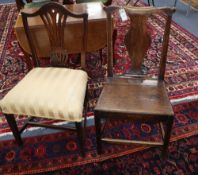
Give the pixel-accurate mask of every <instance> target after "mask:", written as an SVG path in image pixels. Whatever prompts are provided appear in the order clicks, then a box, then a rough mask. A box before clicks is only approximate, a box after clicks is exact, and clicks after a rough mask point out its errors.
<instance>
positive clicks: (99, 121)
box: [94, 111, 102, 154]
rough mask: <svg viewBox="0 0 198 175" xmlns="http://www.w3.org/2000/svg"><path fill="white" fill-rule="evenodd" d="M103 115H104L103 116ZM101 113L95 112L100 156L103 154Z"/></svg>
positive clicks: (97, 144)
mask: <svg viewBox="0 0 198 175" xmlns="http://www.w3.org/2000/svg"><path fill="white" fill-rule="evenodd" d="M101 115H102V114H101ZM101 115H100V113H99V112H97V111H96V112H95V118H94V119H95V128H96V146H97V152H98V154H101V153H102V144H101V118H100V116H101Z"/></svg>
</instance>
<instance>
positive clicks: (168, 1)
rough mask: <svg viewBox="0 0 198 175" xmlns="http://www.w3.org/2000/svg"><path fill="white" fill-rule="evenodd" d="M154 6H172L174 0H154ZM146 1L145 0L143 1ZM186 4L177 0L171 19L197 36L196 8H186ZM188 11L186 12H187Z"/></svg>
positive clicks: (197, 12)
mask: <svg viewBox="0 0 198 175" xmlns="http://www.w3.org/2000/svg"><path fill="white" fill-rule="evenodd" d="M154 1H155V5H156V6H172V7H173V6H174V2H175V0H154ZM145 2H147V0H146V1H145ZM188 8H189V7H188V5H186V4H184V3H181V0H177V4H176V13H175V14H174V15H173V20H174V21H175V22H176V23H177V24H179V25H180V26H182V27H184V28H185V29H186V30H188V31H189V32H190V33H192V34H193V35H195V36H197V37H198V9H197V10H194V9H192V8H190V9H188ZM187 12H188V13H187Z"/></svg>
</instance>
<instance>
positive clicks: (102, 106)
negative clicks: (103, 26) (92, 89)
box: [95, 6, 175, 156]
mask: <svg viewBox="0 0 198 175" xmlns="http://www.w3.org/2000/svg"><path fill="white" fill-rule="evenodd" d="M117 9H119V7H117V6H113V7H107V8H105V11H106V12H107V20H108V21H107V32H108V33H107V46H108V64H109V65H108V66H107V68H108V78H107V82H106V83H105V85H104V87H103V90H102V92H101V95H100V97H99V99H98V102H97V105H96V107H95V127H96V140H97V151H98V153H99V154H100V153H101V152H102V142H110V143H119V144H120V143H125V144H129V143H137V144H146V145H154V146H156V145H162V146H163V151H162V155H163V156H164V155H167V148H168V143H169V140H170V134H171V129H172V123H173V118H174V112H173V109H172V106H171V104H170V101H169V98H168V95H167V91H166V86H165V83H164V81H163V78H164V73H165V65H166V56H167V49H168V38H169V33H170V24H171V16H172V13H173V12H174V11H175V10H174V9H171V8H155V7H142V8H141V7H124V9H125V10H126V13H127V14H128V16H129V18H130V21H131V25H130V29H129V31H128V32H127V34H126V37H125V44H126V47H127V50H128V52H129V56H130V57H131V61H132V67H131V69H132V71H134V72H133V75H130V74H127V75H126V74H125V75H122V76H115V75H114V74H113V64H112V63H113V54H112V53H113V45H112V35H113V33H112V23H113V22H112V12H114V11H115V10H117ZM159 13H163V14H165V15H166V16H168V17H167V21H166V23H165V31H164V38H163V48H162V54H161V59H160V66H159V75H158V78H157V79H156V78H155V79H153V78H152V77H149V76H148V75H141V65H142V62H143V58H144V56H145V54H146V52H147V49H148V47H149V46H150V43H151V38H150V36H149V34H148V31H147V30H146V28H147V24H146V23H147V20H148V18H149V17H150V16H152V15H155V14H159ZM135 73H136V74H135ZM101 119H105V120H108V119H109V120H129V121H140V122H149V123H162V122H164V123H166V126H167V127H166V130H165V131H164V130H163V125H162V124H161V125H160V128H161V129H162V130H161V133H162V141H158V142H152V141H141V140H125V139H122V138H116V139H115V138H106V137H105V136H104V137H102V136H101V123H100V120H101Z"/></svg>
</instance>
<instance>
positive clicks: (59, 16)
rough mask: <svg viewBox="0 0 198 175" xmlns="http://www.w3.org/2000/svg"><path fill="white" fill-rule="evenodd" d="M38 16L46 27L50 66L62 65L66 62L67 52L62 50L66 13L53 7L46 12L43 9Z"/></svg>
mask: <svg viewBox="0 0 198 175" xmlns="http://www.w3.org/2000/svg"><path fill="white" fill-rule="evenodd" d="M40 16H41V18H42V20H43V23H44V24H45V27H46V29H47V33H48V37H49V42H50V46H51V49H52V50H51V54H50V63H51V65H52V66H56V67H64V66H66V65H67V63H68V54H67V52H66V50H64V29H65V26H66V20H67V15H66V14H65V13H64V12H61V11H60V9H59V8H56V7H53V8H51V9H50V11H48V12H45V11H44V12H43V13H42V14H41V15H40Z"/></svg>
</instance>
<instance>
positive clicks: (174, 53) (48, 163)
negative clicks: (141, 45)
mask: <svg viewBox="0 0 198 175" xmlns="http://www.w3.org/2000/svg"><path fill="white" fill-rule="evenodd" d="M16 16H17V11H16V7H15V5H14V4H6V5H0V70H1V71H0V98H2V97H3V96H4V95H5V94H6V93H7V91H8V90H9V89H10V88H12V87H13V86H14V85H15V84H16V83H17V82H18V81H19V80H20V79H21V78H23V77H24V75H25V74H26V73H27V65H26V64H25V63H24V60H23V58H24V55H23V53H22V51H21V49H20V48H19V46H18V43H17V40H16V37H15V35H14V30H13V26H14V24H15V21H16ZM150 23H151V27H155V28H157V30H158V32H161V31H162V29H163V26H164V24H163V17H162V16H157V17H156V18H155V20H153V21H150ZM116 24H117V25H119V28H120V29H119V31H118V39H117V40H116V47H115V48H116V52H115V63H116V65H115V72H116V73H117V74H120V73H123V72H125V71H126V69H127V68H128V67H129V66H130V61H129V58H128V56H127V55H126V54H125V53H126V49H125V48H124V47H123V46H122V44H121V43H122V41H123V31H125V30H126V25H127V22H124V23H121V21H120V20H119V19H117V21H116ZM158 32H157V33H158ZM157 33H155V34H154V35H153V40H154V45H153V46H152V47H160V44H158V43H159V41H160V38H159V37H158V35H157ZM123 55H124V57H125V59H123ZM149 55H150V56H148V60H147V62H146V63H145V66H146V65H148V64H149V65H153V66H154V65H155V64H156V60H153V59H152V57H153V56H157V53H156V52H154V51H152V48H151V51H150V52H149ZM197 56H198V38H196V37H195V36H192V35H191V34H189V33H188V32H187V31H185V30H184V29H182V28H181V27H180V26H178V25H177V24H175V23H173V25H172V30H171V37H170V46H169V52H168V66H167V70H166V83H167V90H168V94H169V97H170V99H171V102H172V104H173V105H174V112H175V121H174V128H173V133H172V137H171V141H176V140H178V139H182V138H186V137H189V136H192V135H196V134H198V124H197V123H198V118H197V117H198V115H197V114H198V109H197V106H198V101H197V99H198V82H197V80H198V74H197V71H198V58H197ZM103 57H104V59H103V60H104V62H105V58H106V50H105V49H104V50H103ZM78 62H79V60H78V58H77V57H75V56H74V57H73V59H72V63H73V64H74V65H76V64H78ZM45 64H47V63H45ZM87 65H88V74H89V76H90V80H89V94H90V97H91V100H90V102H89V109H90V112H92V111H93V108H94V106H95V103H96V101H97V98H98V96H99V94H100V92H101V89H102V86H103V82H104V77H105V74H106V65H105V64H103V65H101V64H100V58H99V54H98V52H96V53H89V54H88V57H87ZM150 73H151V74H155V70H154V69H151V72H150ZM17 121H18V124H19V126H20V125H21V124H22V123H23V122H24V117H23V116H18V117H17ZM44 122H49V121H44ZM55 122H57V121H53V123H55ZM114 125H119V128H117V129H115V128H114V127H113V126H114ZM8 132H9V128H8V126H7V123H6V122H5V119H4V117H3V116H2V114H0V134H5V135H6V134H7V133H8ZM106 134H107V135H110V136H113V135H116V136H124V137H126V138H141V139H150V140H155V139H159V131H158V126H153V125H150V124H147V123H143V124H139V123H135V124H132V125H129V124H127V123H125V122H124V121H120V122H119V123H113V122H110V123H108V124H107V131H106ZM148 135H149V136H150V137H148ZM146 148H147V147H143V146H137V145H134V146H110V145H106V147H105V152H104V154H103V155H101V156H98V155H97V154H96V151H95V130H94V127H93V126H89V127H88V128H87V138H86V154H87V155H86V158H81V157H79V152H78V145H77V140H76V135H75V134H74V133H73V132H60V133H55V134H46V135H41V136H37V137H27V138H25V139H24V146H23V147H22V148H20V147H18V146H17V145H16V143H15V142H14V141H13V140H12V141H1V142H0V150H1V151H0V174H5V173H8V174H9V173H10V174H14V173H16V174H18V173H22V174H30V173H32V174H35V173H39V172H46V171H52V170H57V169H61V168H69V167H70V168H73V167H78V166H81V165H87V164H89V163H92V165H95V164H97V163H98V162H101V161H105V160H109V159H111V160H112V158H116V157H120V156H124V155H129V154H131V153H134V152H137V151H140V150H144V149H146ZM149 150H150V149H149ZM195 151H196V150H195ZM105 166H106V165H105ZM77 169H78V168H77ZM87 171H88V170H87ZM74 174H75V172H74Z"/></svg>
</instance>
